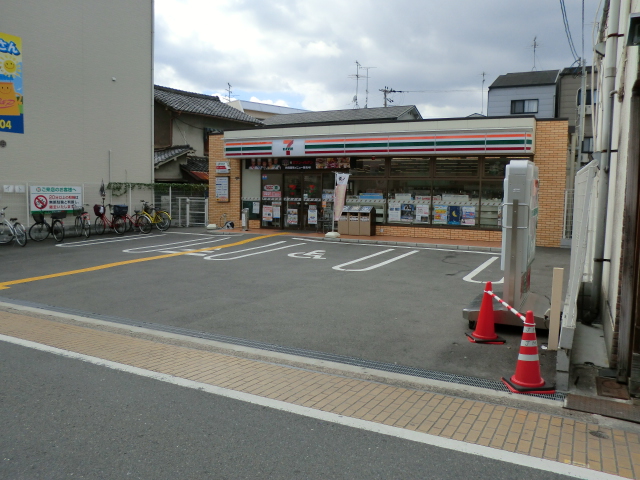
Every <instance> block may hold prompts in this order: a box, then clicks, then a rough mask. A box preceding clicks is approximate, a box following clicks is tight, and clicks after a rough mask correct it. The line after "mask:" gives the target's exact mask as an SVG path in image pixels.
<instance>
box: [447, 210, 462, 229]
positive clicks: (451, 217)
mask: <svg viewBox="0 0 640 480" xmlns="http://www.w3.org/2000/svg"><path fill="white" fill-rule="evenodd" d="M448 210H449V211H448V215H447V223H448V224H449V225H460V221H461V217H462V207H460V206H459V205H449V209H448Z"/></svg>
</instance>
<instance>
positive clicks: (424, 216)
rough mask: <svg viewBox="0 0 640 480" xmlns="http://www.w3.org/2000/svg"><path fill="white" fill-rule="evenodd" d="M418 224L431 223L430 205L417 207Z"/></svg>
mask: <svg viewBox="0 0 640 480" xmlns="http://www.w3.org/2000/svg"><path fill="white" fill-rule="evenodd" d="M416 222H429V205H416Z"/></svg>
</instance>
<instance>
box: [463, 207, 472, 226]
mask: <svg viewBox="0 0 640 480" xmlns="http://www.w3.org/2000/svg"><path fill="white" fill-rule="evenodd" d="M461 224H462V225H475V224H476V207H471V206H465V207H462V222H461Z"/></svg>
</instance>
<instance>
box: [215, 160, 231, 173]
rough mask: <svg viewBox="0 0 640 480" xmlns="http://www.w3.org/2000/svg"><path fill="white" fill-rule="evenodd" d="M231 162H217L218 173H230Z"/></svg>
mask: <svg viewBox="0 0 640 480" xmlns="http://www.w3.org/2000/svg"><path fill="white" fill-rule="evenodd" d="M230 172H231V167H230V166H229V162H216V173H230Z"/></svg>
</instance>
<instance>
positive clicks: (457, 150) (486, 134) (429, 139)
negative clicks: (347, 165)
mask: <svg viewBox="0 0 640 480" xmlns="http://www.w3.org/2000/svg"><path fill="white" fill-rule="evenodd" d="M533 131H534V127H533V126H523V127H521V128H515V129H511V128H504V129H492V130H482V129H478V130H473V131H467V132H466V133H465V134H464V135H461V134H460V132H459V131H453V130H449V131H446V130H443V131H416V132H412V133H403V134H398V133H394V134H386V135H363V134H353V135H342V136H338V137H336V136H328V135H327V136H325V135H318V136H315V137H312V138H295V139H292V138H287V137H283V138H272V139H269V140H263V141H257V140H256V138H251V137H250V136H247V137H246V138H244V139H233V140H232V139H229V140H226V141H225V146H224V149H225V156H226V157H239V158H249V159H258V158H261V159H264V158H265V157H266V158H269V157H270V158H282V159H287V158H293V157H312V156H313V157H328V158H345V157H349V156H356V155H357V156H362V155H365V156H366V155H385V154H392V155H405V156H414V155H421V154H426V155H434V154H439V155H443V154H445V155H460V154H481V155H509V154H522V153H527V154H532V153H534V147H535V144H534V140H535V139H534V134H533ZM255 165H256V166H257V164H255ZM260 165H261V166H264V163H262V162H261V164H260ZM247 168H251V167H247ZM320 168H321V167H320Z"/></svg>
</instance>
